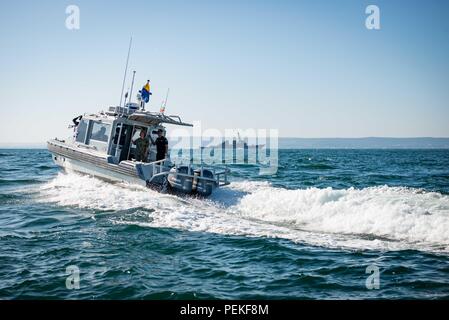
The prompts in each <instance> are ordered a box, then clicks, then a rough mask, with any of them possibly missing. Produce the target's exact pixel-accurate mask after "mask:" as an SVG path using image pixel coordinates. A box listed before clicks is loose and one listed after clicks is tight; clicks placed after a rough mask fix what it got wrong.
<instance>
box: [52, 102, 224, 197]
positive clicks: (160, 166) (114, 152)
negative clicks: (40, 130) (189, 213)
mask: <svg viewBox="0 0 449 320" xmlns="http://www.w3.org/2000/svg"><path fill="white" fill-rule="evenodd" d="M144 106H145V104H144V103H140V104H138V103H133V102H129V103H126V104H125V105H124V106H123V107H121V106H118V107H109V109H108V111H106V112H103V111H102V112H98V113H95V114H84V115H82V116H79V117H78V120H76V119H77V118H75V119H74V122H75V125H74V126H73V127H74V132H75V134H74V135H73V137H72V138H69V139H67V140H59V139H57V138H55V139H51V140H49V141H48V142H47V147H48V150H49V151H50V152H51V154H52V157H53V160H54V162H55V163H56V164H57V165H58V166H60V167H61V168H63V169H64V170H67V171H75V172H79V173H83V174H87V175H92V176H95V177H98V178H102V179H105V180H108V181H113V182H129V183H133V184H138V185H142V186H146V187H149V188H153V189H157V190H159V191H163V192H174V193H184V194H196V195H200V196H208V195H210V194H211V193H212V192H213V190H214V189H216V188H217V187H220V186H224V185H228V184H229V181H228V174H229V169H228V168H226V167H225V168H223V167H216V166H206V165H204V164H203V163H202V162H201V163H200V165H198V166H196V167H195V166H194V165H193V164H192V160H191V159H189V161H188V163H187V164H185V163H183V162H182V161H180V162H179V163H178V164H174V163H172V162H171V161H170V159H168V158H166V159H162V160H159V161H156V150H155V147H154V146H151V144H150V149H149V152H148V157H147V159H146V160H147V161H145V162H142V161H136V160H135V159H136V146H135V145H134V144H133V141H134V140H135V139H137V138H138V137H139V136H140V132H141V131H142V130H144V131H145V132H146V135H147V138H149V135H152V137H154V138H153V140H155V138H156V134H157V130H159V129H161V130H162V131H163V132H164V136H165V133H166V128H165V126H164V125H166V124H169V125H175V126H192V124H189V123H185V122H183V121H182V120H181V118H180V117H179V116H173V115H171V116H167V115H165V114H164V113H163V112H150V111H146V110H145V109H144Z"/></svg>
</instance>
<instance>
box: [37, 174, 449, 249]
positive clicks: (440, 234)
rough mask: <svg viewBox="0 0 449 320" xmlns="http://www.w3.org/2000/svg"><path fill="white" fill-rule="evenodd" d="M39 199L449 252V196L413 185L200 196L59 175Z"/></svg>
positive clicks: (207, 228) (130, 219) (147, 217)
mask: <svg viewBox="0 0 449 320" xmlns="http://www.w3.org/2000/svg"><path fill="white" fill-rule="evenodd" d="M38 200H39V201H45V202H54V203H56V204H58V205H63V206H75V207H80V208H89V209H95V210H117V211H119V210H128V209H132V208H143V209H148V210H146V211H145V210H144V212H143V213H142V212H139V210H134V211H132V210H131V211H130V210H128V211H127V212H126V213H122V214H121V213H117V214H116V216H113V218H112V220H113V222H114V223H132V224H139V225H141V226H149V227H171V228H178V229H183V230H191V231H201V232H213V233H220V234H237V235H245V236H262V237H279V238H285V239H290V240H292V241H296V242H304V243H309V244H312V245H322V246H328V247H347V248H354V249H391V250H397V249H420V250H432V251H445V252H449V232H448V230H449V197H448V196H447V195H442V194H439V193H432V192H423V191H420V190H417V189H410V188H402V187H387V186H383V187H371V188H365V189H361V190H357V189H347V190H334V189H331V188H327V189H318V188H310V189H304V190H303V189H300V190H286V189H282V188H274V187H272V186H271V185H270V184H269V183H266V182H253V181H243V182H236V183H232V184H231V186H229V187H226V188H222V189H220V190H217V192H216V193H214V194H213V196H212V197H211V198H210V199H208V200H200V199H194V198H179V197H176V196H171V195H163V194H160V193H157V192H155V191H151V190H148V189H145V188H143V187H135V186H131V185H126V184H110V183H106V182H103V181H101V180H97V179H95V178H91V177H87V176H78V175H76V174H69V175H65V174H60V175H58V176H57V177H56V178H55V179H54V180H52V181H51V182H50V183H48V184H46V185H44V186H43V187H41V190H40V198H39V199H38ZM133 215H135V216H133Z"/></svg>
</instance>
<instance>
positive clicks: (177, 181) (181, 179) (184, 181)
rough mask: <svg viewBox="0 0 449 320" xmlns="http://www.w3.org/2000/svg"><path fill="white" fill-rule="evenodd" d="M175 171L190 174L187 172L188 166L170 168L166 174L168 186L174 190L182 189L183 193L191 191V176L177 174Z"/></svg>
mask: <svg viewBox="0 0 449 320" xmlns="http://www.w3.org/2000/svg"><path fill="white" fill-rule="evenodd" d="M177 173H181V174H188V175H190V174H191V172H189V167H188V166H180V167H177V168H172V169H170V173H169V174H168V177H167V179H168V183H169V184H170V186H171V187H172V188H174V189H175V190H178V191H182V192H185V193H191V192H192V187H193V178H192V177H191V176H190V177H188V176H184V175H179V174H177Z"/></svg>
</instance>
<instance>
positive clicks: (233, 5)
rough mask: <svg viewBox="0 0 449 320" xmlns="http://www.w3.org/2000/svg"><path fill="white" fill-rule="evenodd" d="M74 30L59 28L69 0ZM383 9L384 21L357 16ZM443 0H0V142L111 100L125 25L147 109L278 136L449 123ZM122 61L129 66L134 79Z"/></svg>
mask: <svg viewBox="0 0 449 320" xmlns="http://www.w3.org/2000/svg"><path fill="white" fill-rule="evenodd" d="M71 4H75V5H77V6H79V8H80V13H81V15H80V30H76V31H70V30H68V29H67V28H66V27H65V20H66V17H67V15H66V13H65V9H66V7H67V6H68V5H71ZM369 4H375V5H377V6H379V8H380V19H381V30H368V29H366V28H365V19H366V14H365V8H366V6H367V5H369ZM448 12H449V2H448V1H438V0H430V1H424V0H422V1H416V0H415V1H399V0H390V1H377V0H374V1H357V0H342V1H331V0H328V1H320V0H319V1H316V0H314V1H299V0H297V1H287V0H284V1H282V0H281V1H263V0H259V1H257V0H238V1H237V0H231V1H92V0H91V1H76V0H73V1H54V0H53V1H39V2H38V1H20V2H17V1H9V2H6V1H2V2H1V3H0V42H1V47H0V53H1V55H0V101H1V102H0V106H1V107H0V116H1V118H2V119H3V121H2V127H1V129H0V133H1V134H0V143H6V142H12V143H19V142H44V141H45V140H46V139H48V138H53V137H55V136H58V137H65V136H67V135H69V134H70V132H69V131H67V129H66V128H67V125H68V124H69V122H70V120H71V119H72V118H73V117H74V116H75V115H78V114H81V113H84V112H95V111H98V110H102V109H106V108H107V107H108V106H110V105H116V104H118V103H119V100H120V89H121V84H122V77H123V69H124V64H125V59H126V53H127V46H128V42H129V37H130V35H132V36H133V41H134V43H133V51H132V53H131V60H130V71H131V70H136V71H137V74H136V86H137V87H138V88H140V87H141V86H142V85H143V84H144V83H145V81H146V80H147V79H151V82H152V85H153V87H152V91H153V96H152V99H153V101H152V104H150V106H149V108H150V110H158V109H159V105H160V103H161V101H162V99H163V97H164V95H165V93H166V90H167V88H168V87H170V92H171V93H170V97H169V101H168V106H167V113H168V114H179V115H181V116H182V118H183V119H184V120H186V121H197V120H201V121H202V127H203V128H217V129H220V130H224V129H225V128H276V129H278V130H279V134H280V136H282V137H367V136H383V137H417V136H434V137H447V136H449V125H448V123H449V103H448V102H449V90H448V83H449V59H448V58H447V57H449V19H447V17H446V15H447V13H448ZM130 76H131V72H129V73H128V82H127V87H129V82H130Z"/></svg>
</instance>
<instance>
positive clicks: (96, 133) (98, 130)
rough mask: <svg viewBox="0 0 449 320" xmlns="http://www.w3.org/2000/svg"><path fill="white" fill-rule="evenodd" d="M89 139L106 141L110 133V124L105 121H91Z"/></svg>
mask: <svg viewBox="0 0 449 320" xmlns="http://www.w3.org/2000/svg"><path fill="white" fill-rule="evenodd" d="M91 132H92V133H91V135H90V139H91V140H96V141H101V142H108V140H109V134H110V133H111V125H110V124H106V123H99V122H93V124H92V131H91Z"/></svg>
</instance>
